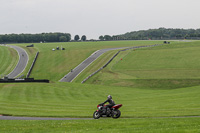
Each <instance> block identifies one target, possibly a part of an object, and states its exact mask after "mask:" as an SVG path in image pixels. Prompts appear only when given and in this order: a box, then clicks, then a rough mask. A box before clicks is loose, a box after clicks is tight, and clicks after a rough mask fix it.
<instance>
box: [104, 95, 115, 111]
mask: <svg viewBox="0 0 200 133" xmlns="http://www.w3.org/2000/svg"><path fill="white" fill-rule="evenodd" d="M107 98H108V99H107V100H106V101H105V102H103V103H102V104H101V105H104V104H105V103H107V102H108V103H109V104H108V105H106V106H105V107H104V109H103V110H105V112H107V109H108V108H111V107H112V106H114V105H115V102H114V101H113V100H112V96H111V95H108V97H107Z"/></svg>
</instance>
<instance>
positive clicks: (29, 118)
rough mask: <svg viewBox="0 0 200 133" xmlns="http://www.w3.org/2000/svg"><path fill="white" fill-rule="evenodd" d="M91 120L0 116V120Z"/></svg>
mask: <svg viewBox="0 0 200 133" xmlns="http://www.w3.org/2000/svg"><path fill="white" fill-rule="evenodd" d="M89 119H92V118H48V117H15V116H0V120H89Z"/></svg>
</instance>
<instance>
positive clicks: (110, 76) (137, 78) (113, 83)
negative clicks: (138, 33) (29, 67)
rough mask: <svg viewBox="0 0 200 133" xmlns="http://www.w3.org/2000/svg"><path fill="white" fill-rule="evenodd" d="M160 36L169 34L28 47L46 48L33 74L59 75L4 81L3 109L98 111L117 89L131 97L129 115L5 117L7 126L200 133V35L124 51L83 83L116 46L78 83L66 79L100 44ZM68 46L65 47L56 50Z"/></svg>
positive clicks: (17, 112)
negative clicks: (29, 80)
mask: <svg viewBox="0 0 200 133" xmlns="http://www.w3.org/2000/svg"><path fill="white" fill-rule="evenodd" d="M159 43H162V41H117V42H77V43H75V42H74V43H48V44H35V47H34V49H31V48H30V49H29V48H27V49H26V50H27V51H28V50H29V54H30V55H31V56H32V57H33V56H34V53H35V52H36V51H39V52H40V54H39V58H38V60H37V62H36V66H35V67H34V69H33V73H32V75H31V76H32V77H34V78H40V79H41V78H47V79H50V80H51V81H53V82H51V83H49V84H47V83H17V84H5V83H3V84H0V114H4V115H14V116H37V117H38V116H42V117H87V118H91V117H92V114H93V112H94V111H95V110H96V106H97V104H99V103H101V102H103V101H104V100H106V96H107V95H108V94H111V95H112V96H113V99H114V100H115V102H116V103H121V104H123V106H122V108H120V110H121V112H122V115H121V118H123V119H118V120H113V119H100V120H72V121H18V120H16V121H3V120H1V121H0V122H1V125H0V131H3V132H94V131H98V132H133V131H134V132H199V129H200V128H199V125H200V123H199V118H198V117H197V118H195V117H194V118H189V117H190V116H200V112H199V107H200V103H199V100H200V83H199V82H200V81H199V71H198V70H199V66H200V64H199V58H198V57H199V52H198V51H199V50H200V42H199V41H195V42H179V41H173V42H171V44H169V45H164V46H158V47H154V48H142V49H136V50H129V51H125V52H121V53H120V54H119V55H118V56H117V57H116V58H115V59H114V60H113V62H112V63H111V64H109V65H108V67H106V68H105V69H104V70H103V71H101V72H99V73H98V74H97V75H95V76H94V77H92V78H91V79H89V80H88V81H87V82H86V84H81V83H80V81H81V80H82V79H84V78H85V77H86V76H87V75H89V74H90V73H92V72H93V71H95V70H97V69H98V68H99V67H101V66H102V65H104V64H105V62H106V61H107V60H108V59H110V57H112V55H114V54H115V53H116V51H111V52H108V53H106V54H104V55H103V56H101V57H100V58H99V59H97V60H96V61H95V62H96V63H97V65H96V64H92V65H91V66H90V67H88V68H87V69H86V70H85V71H84V72H83V73H82V74H80V75H79V76H78V77H77V78H76V79H75V81H74V83H63V82H62V83H60V82H58V80H59V79H60V78H62V76H64V75H65V74H66V73H67V72H68V71H70V69H71V68H73V67H75V66H77V65H78V64H79V63H80V62H82V61H83V60H84V59H85V58H87V57H88V56H89V55H90V54H92V53H93V52H94V51H96V50H98V49H102V48H109V47H124V46H137V45H151V44H159ZM18 45H19V44H18ZM61 45H62V47H65V48H66V50H65V51H52V50H51V49H52V48H56V47H57V46H60V47H61ZM19 46H22V47H24V46H26V44H20V45H19ZM0 48H1V47H0ZM105 57H106V58H105ZM121 58H122V59H123V60H121ZM4 62H6V61H5V60H4ZM169 117H170V118H169ZM174 117H175V118H174ZM176 117H183V118H176ZM22 125H23V126H22Z"/></svg>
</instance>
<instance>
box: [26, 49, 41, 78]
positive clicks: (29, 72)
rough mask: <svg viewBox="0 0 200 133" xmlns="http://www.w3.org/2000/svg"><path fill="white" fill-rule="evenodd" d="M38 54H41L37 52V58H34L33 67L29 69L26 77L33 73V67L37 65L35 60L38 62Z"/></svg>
mask: <svg viewBox="0 0 200 133" xmlns="http://www.w3.org/2000/svg"><path fill="white" fill-rule="evenodd" d="M38 54H39V52H37V53H36V55H35V59H34V60H33V63H32V65H31V67H30V69H29V71H28V73H27V75H26V78H29V76H30V75H31V72H32V69H33V67H34V65H35V62H36V60H37V57H38Z"/></svg>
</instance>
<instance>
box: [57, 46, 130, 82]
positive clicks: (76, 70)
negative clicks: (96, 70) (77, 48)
mask: <svg viewBox="0 0 200 133" xmlns="http://www.w3.org/2000/svg"><path fill="white" fill-rule="evenodd" d="M125 48H127V47H121V48H108V49H101V50H97V51H96V52H94V53H93V54H92V55H91V56H90V57H88V58H87V59H86V60H84V61H83V62H82V63H81V64H79V65H78V66H77V67H76V68H74V69H73V70H72V71H71V72H69V73H68V74H67V75H65V76H64V77H63V78H62V79H61V80H60V82H72V81H73V80H74V79H75V78H76V77H77V76H78V75H79V74H80V73H81V72H82V71H83V70H84V69H86V68H87V67H88V66H89V65H90V64H91V63H92V62H93V61H95V60H96V59H97V58H98V57H99V56H101V55H102V54H103V53H105V52H107V51H110V50H117V49H125Z"/></svg>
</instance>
